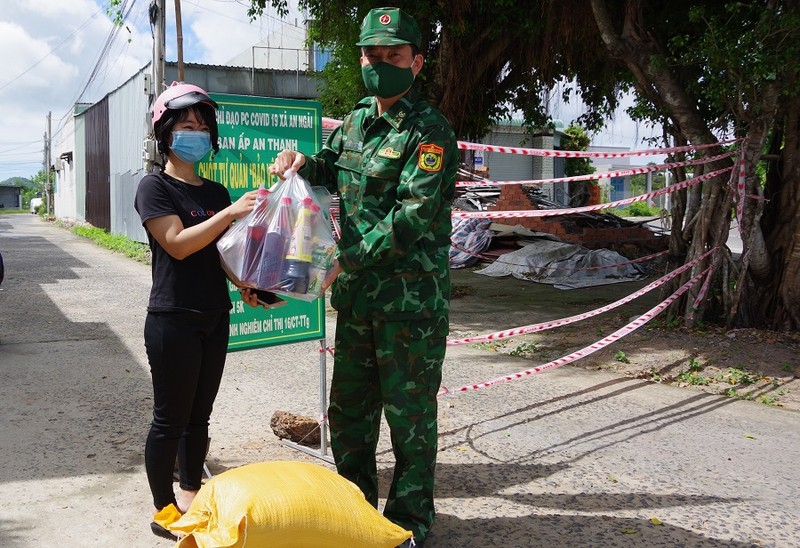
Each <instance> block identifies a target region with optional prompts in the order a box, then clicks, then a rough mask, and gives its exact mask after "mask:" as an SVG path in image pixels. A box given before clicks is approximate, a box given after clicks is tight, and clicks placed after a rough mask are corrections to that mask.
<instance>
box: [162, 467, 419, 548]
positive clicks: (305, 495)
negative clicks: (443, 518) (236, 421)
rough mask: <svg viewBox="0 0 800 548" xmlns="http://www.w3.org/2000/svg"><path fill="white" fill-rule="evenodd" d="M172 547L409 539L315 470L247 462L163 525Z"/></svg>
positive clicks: (273, 547) (389, 547) (305, 547)
mask: <svg viewBox="0 0 800 548" xmlns="http://www.w3.org/2000/svg"><path fill="white" fill-rule="evenodd" d="M168 528H169V530H171V531H172V532H174V533H179V534H185V535H186V536H185V537H183V538H182V539H180V540H179V541H178V543H177V545H176V546H177V547H179V548H194V547H197V548H211V547H214V548H228V547H231V548H232V547H244V546H247V547H269V548H309V547H314V548H355V547H370V548H382V547H385V548H394V547H395V546H397V545H398V544H402V543H403V541H405V540H407V539H409V538H411V535H412V534H411V531H406V530H404V529H403V528H402V527H400V526H398V525H395V524H394V523H392V522H390V521H389V520H388V519H386V518H385V517H383V515H381V514H380V512H378V510H376V509H375V508H374V507H373V506H372V505H371V504H369V503H368V502H367V501H366V500H365V499H364V495H363V494H362V493H361V490H359V488H358V487H356V485H355V484H353V483H352V482H350V481H348V480H346V479H345V478H343V477H341V476H340V475H338V474H337V473H336V472H334V471H332V470H329V469H327V468H325V467H324V466H320V465H317V464H310V463H305V462H294V461H276V462H262V463H256V464H248V465H245V466H242V467H239V468H234V469H231V470H228V471H226V472H223V473H221V474H219V475H217V476H214V477H213V478H211V479H210V480H208V482H206V484H205V485H203V487H202V488H201V489H200V491H199V492H198V493H197V496H196V497H195V499H194V502H192V505H191V507H190V508H189V510H188V511H187V512H186V514H184V515H183V516H182V517H181V518H180V519H179V520H178V521H176V522H174V523H172V524H171V525H169V526H168Z"/></svg>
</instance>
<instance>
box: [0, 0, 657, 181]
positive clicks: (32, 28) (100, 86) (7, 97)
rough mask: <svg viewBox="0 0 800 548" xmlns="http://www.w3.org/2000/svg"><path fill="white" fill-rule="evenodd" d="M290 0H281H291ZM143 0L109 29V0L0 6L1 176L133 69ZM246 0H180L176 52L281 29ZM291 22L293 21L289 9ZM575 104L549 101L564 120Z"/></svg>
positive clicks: (196, 54) (35, 159) (29, 172)
mask: <svg viewBox="0 0 800 548" xmlns="http://www.w3.org/2000/svg"><path fill="white" fill-rule="evenodd" d="M296 3H297V2H296V1H294V2H290V4H292V5H296ZM149 4H150V0H127V5H128V6H129V7H130V13H129V15H128V18H127V20H126V23H125V25H124V26H123V27H122V28H118V29H116V32H114V29H115V27H114V26H113V24H112V22H111V20H110V19H109V17H108V16H107V15H106V8H107V5H108V0H15V1H13V2H5V3H4V5H3V11H2V13H0V51H2V52H8V53H7V54H6V56H5V58H4V60H3V61H4V62H3V71H2V74H1V75H0V181H2V180H5V179H7V178H9V177H16V176H19V177H31V176H33V175H35V174H36V173H37V172H38V171H39V170H40V169H42V165H43V150H44V135H45V133H46V131H47V113H48V112H52V122H51V124H52V132H53V135H54V137H53V141H54V142H56V141H57V138H56V137H57V135H56V134H57V133H58V132H59V131H60V130H61V128H62V126H63V124H64V122H65V121H66V120H68V119H69V117H70V116H71V115H72V109H73V106H74V104H75V103H76V102H88V103H92V102H95V101H97V100H99V99H102V98H103V96H105V95H106V94H107V93H109V92H110V91H113V90H114V89H116V88H117V87H118V86H119V85H120V84H122V83H123V82H125V81H126V80H127V79H128V78H130V77H131V76H133V75H134V74H135V73H136V72H137V71H138V70H139V69H140V68H142V67H143V66H144V65H145V64H146V63H148V62H149V61H150V60H151V58H152V36H151V33H150V25H149V21H148V16H147V10H148V6H149ZM248 4H249V2H248V0H181V12H182V20H183V45H184V61H186V62H192V63H208V64H224V63H225V62H227V61H228V60H229V59H232V58H233V57H235V56H236V55H238V54H239V53H241V52H242V51H244V50H246V49H248V48H249V47H250V46H252V45H253V44H255V43H257V42H258V41H259V40H261V39H263V38H266V37H267V36H268V35H270V34H272V33H274V32H277V31H279V30H280V27H281V25H282V23H281V21H280V20H279V19H278V18H277V17H276V15H275V13H274V12H272V13H267V14H265V16H264V17H261V18H260V19H258V20H257V21H254V22H250V21H249V19H248V17H247V6H248ZM165 5H166V9H167V26H168V29H167V40H166V42H167V60H169V61H174V60H176V59H177V54H176V44H175V25H174V22H175V13H174V6H175V3H174V1H173V0H165ZM289 19H290V23H292V24H299V25H302V23H303V21H302V15H301V14H300V13H299V12H298V11H297V10H293V11H292V13H291V14H290V16H289ZM579 113H580V105H577V104H576V105H569V106H565V105H556V106H555V107H554V109H553V115H554V117H556V118H560V119H562V120H563V121H564V122H565V123H569V122H570V121H571V120H572V119H574V118H575V117H577V115H578V114H579ZM644 132H645V129H644V128H642V127H640V128H637V126H636V125H635V124H633V123H632V122H631V121H630V120H629V119H628V118H627V116H625V115H624V114H620V115H619V116H618V117H617V119H616V120H613V121H611V122H610V123H609V129H608V130H607V131H605V132H604V133H603V134H602V135H599V136H597V137H596V138H595V143H597V144H605V145H615V146H625V147H631V148H640V149H641V148H645V147H644V146H643V145H641V138H642V137H643V136H644V135H643V133H644Z"/></svg>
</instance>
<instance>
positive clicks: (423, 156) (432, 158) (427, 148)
mask: <svg viewBox="0 0 800 548" xmlns="http://www.w3.org/2000/svg"><path fill="white" fill-rule="evenodd" d="M443 154H444V149H443V148H442V147H440V146H439V145H434V144H426V145H420V147H419V160H418V161H417V165H418V166H419V168H420V169H422V170H424V171H431V172H434V171H441V169H442V155H443Z"/></svg>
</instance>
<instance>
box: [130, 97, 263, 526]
mask: <svg viewBox="0 0 800 548" xmlns="http://www.w3.org/2000/svg"><path fill="white" fill-rule="evenodd" d="M216 108H217V104H216V103H215V102H214V101H213V100H212V99H211V98H210V97H209V96H208V94H207V93H206V92H205V91H204V90H202V89H201V88H199V87H197V86H194V85H191V84H184V83H176V84H173V85H172V86H171V87H169V88H168V89H167V90H166V91H165V92H164V93H162V94H161V95H160V96H159V97H158V99H156V101H155V103H154V104H153V109H152V121H153V131H154V133H155V138H156V141H157V143H158V150H159V152H160V153H161V154H162V155H164V156H165V157H166V163H165V164H164V166H163V168H162V169H161V170H160V171H158V172H154V173H151V174H148V175H146V176H145V177H144V178H143V179H142V180H141V182H140V183H139V187H138V190H137V192H136V199H135V204H134V207H135V208H136V211H137V212H138V213H139V215H140V217H141V219H142V224H143V225H144V227H145V229H146V230H147V238H148V241H149V244H150V249H151V251H152V275H153V286H152V290H151V292H150V301H149V304H148V306H147V319H146V321H145V328H144V340H145V347H146V349H147V358H148V361H149V363H150V371H151V374H152V378H153V422H152V424H151V427H150V433H149V435H148V437H147V443H146V446H145V467H146V469H147V479H148V482H149V484H150V490H151V492H152V494H153V504H154V506H155V511H156V512H155V514H154V515H157V514H158V513H159V512H160V511H161V510H163V509H167V512H166V513H167V514H169V513H170V511H171V509H170V508H169V506H170V505H174V509H175V510H177V511H178V512H180V513H184V512H186V510H187V509H188V508H189V505H190V504H191V502H192V500H193V499H194V496H195V494H196V493H197V491H198V490H199V489H200V485H201V479H202V473H203V462H204V460H205V455H206V449H207V443H208V423H209V419H210V416H211V409H212V407H213V404H214V399H215V397H216V395H217V391H218V389H219V385H220V380H221V378H222V370H223V367H224V364H225V356H226V353H227V347H228V322H229V312H230V308H231V301H230V298H229V294H228V286H227V282H226V278H225V273H224V271H223V270H222V266H221V264H220V258H219V253H218V252H217V248H216V245H215V244H216V241H217V239H218V238H219V237H220V236H221V235H222V233H223V232H225V230H226V229H227V228H228V227H229V226H230V224H231V223H232V222H233V221H234V220H236V219H240V218H242V217H245V216H246V215H247V214H248V213H250V211H251V210H252V209H253V205H254V204H255V198H256V191H250V192H247V193H246V194H244V195H243V196H242V197H241V198H239V199H238V200H237V201H236V202H235V203H233V204H231V200H230V196H229V195H228V191H227V189H226V188H225V187H224V186H222V185H221V184H219V183H217V182H214V181H210V180H208V179H204V178H202V177H199V176H198V175H197V174H196V173H195V163H197V162H198V161H200V160H201V159H202V158H203V157H204V156H205V155H206V154H207V153H208V152H209V151H210V150H211V149H212V148H213V149H214V151H215V152H216V151H218V150H219V145H218V143H217V138H218V135H219V134H218V130H217V122H216V117H215V110H216ZM243 297H244V300H245V301H246V302H248V303H250V304H255V302H254V301H255V298H254V297H251V296H250V295H249V292H245V293H244V295H243ZM176 457H177V460H178V470H179V474H180V488H179V489H178V492H177V494H176V493H175V492H174V491H173V488H172V481H173V471H174V466H175V460H176ZM157 522H161V523H157ZM168 522H169V520H168V519H166V520H165V519H163V518H162V519H160V518H159V516H156V520H155V521H154V522H153V523H151V528H152V530H153V532H154V533H155V534H157V535H160V536H167V537H169V538H175V537H174V536H173V535H172V534H171V533H170V532H169V531H168V530H166V529H165V528H164V527H163V526H162V525H163V524H165V523H168Z"/></svg>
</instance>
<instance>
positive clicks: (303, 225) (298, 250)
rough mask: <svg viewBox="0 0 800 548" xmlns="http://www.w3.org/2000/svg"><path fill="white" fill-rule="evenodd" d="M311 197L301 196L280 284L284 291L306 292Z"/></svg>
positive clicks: (312, 234)
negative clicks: (301, 199)
mask: <svg viewBox="0 0 800 548" xmlns="http://www.w3.org/2000/svg"><path fill="white" fill-rule="evenodd" d="M312 205H313V200H312V199H311V198H308V197H306V198H303V201H302V202H301V203H300V210H299V211H298V212H297V220H296V221H295V224H294V229H293V230H292V237H291V239H290V240H289V252H288V253H287V254H286V269H285V270H284V274H283V278H282V280H281V285H282V286H283V288H284V289H285V290H286V291H291V292H293V293H306V292H307V291H308V268H309V266H310V264H311V250H312V245H313V243H312V239H313V237H314V226H313V217H312V215H311V206H312Z"/></svg>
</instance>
